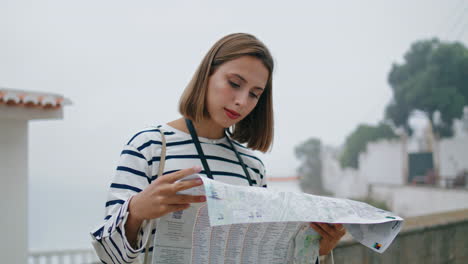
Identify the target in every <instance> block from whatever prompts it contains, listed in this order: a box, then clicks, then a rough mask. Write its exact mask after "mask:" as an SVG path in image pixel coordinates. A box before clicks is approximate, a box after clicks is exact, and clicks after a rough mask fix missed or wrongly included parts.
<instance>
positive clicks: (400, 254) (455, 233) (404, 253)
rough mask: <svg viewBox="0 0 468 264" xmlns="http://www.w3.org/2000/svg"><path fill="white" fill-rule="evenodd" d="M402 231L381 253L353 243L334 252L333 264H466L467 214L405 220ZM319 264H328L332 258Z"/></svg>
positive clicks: (349, 242) (324, 259) (465, 211)
mask: <svg viewBox="0 0 468 264" xmlns="http://www.w3.org/2000/svg"><path fill="white" fill-rule="evenodd" d="M405 222H408V223H407V224H405V227H404V228H403V230H402V231H401V232H400V234H398V236H397V237H396V238H395V240H394V241H393V243H392V244H391V245H390V247H389V248H388V249H387V250H386V251H385V252H384V253H383V254H379V253H376V252H374V251H372V250H370V249H368V248H367V247H364V246H363V245H361V244H359V243H357V242H355V241H351V240H348V241H343V242H341V243H340V244H339V245H338V246H337V247H336V248H335V249H334V250H333V256H334V261H335V264H341V263H346V264H395V263H412V264H423V263H424V264H431V263H434V264H436V263H437V264H439V263H454V264H458V263H459V264H462V263H468V235H467V234H468V210H463V211H455V212H450V213H444V214H438V215H428V216H423V217H415V218H410V219H407V220H406V221H405ZM321 263H325V264H331V263H332V262H331V257H330V255H329V256H326V257H322V261H321Z"/></svg>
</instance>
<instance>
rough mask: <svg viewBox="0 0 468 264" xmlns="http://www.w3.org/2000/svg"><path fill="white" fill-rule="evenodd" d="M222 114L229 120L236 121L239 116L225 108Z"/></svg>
mask: <svg viewBox="0 0 468 264" xmlns="http://www.w3.org/2000/svg"><path fill="white" fill-rule="evenodd" d="M224 112H225V113H226V115H227V116H228V117H229V118H231V119H237V118H239V116H240V114H239V113H237V112H236V111H233V110H230V109H227V108H224Z"/></svg>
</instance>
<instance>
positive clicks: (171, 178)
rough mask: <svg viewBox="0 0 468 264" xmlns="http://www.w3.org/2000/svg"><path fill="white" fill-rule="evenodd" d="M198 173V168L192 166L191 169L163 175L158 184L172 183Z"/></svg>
mask: <svg viewBox="0 0 468 264" xmlns="http://www.w3.org/2000/svg"><path fill="white" fill-rule="evenodd" d="M200 171H201V167H200V166H194V167H192V168H188V169H183V170H179V171H176V172H173V173H170V174H167V175H164V176H163V177H161V178H160V180H159V182H165V183H174V182H175V181H177V180H180V179H182V178H184V177H186V176H189V175H192V174H195V173H199V172H200Z"/></svg>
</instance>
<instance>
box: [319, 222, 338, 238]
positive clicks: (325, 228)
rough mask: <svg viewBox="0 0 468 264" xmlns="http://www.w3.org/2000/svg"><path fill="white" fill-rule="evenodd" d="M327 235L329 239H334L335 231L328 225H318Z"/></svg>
mask: <svg viewBox="0 0 468 264" xmlns="http://www.w3.org/2000/svg"><path fill="white" fill-rule="evenodd" d="M316 224H317V226H319V227H320V228H321V229H322V230H323V231H324V232H325V233H326V234H327V237H334V233H335V231H334V230H333V228H332V227H330V226H329V225H328V224H326V223H316Z"/></svg>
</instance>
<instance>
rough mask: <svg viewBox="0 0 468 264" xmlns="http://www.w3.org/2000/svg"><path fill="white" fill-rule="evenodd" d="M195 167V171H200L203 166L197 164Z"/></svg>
mask: <svg viewBox="0 0 468 264" xmlns="http://www.w3.org/2000/svg"><path fill="white" fill-rule="evenodd" d="M193 169H194V170H195V172H200V171H201V169H202V168H201V167H200V166H198V165H197V166H194V167H193Z"/></svg>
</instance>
